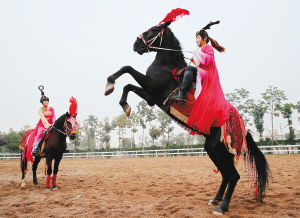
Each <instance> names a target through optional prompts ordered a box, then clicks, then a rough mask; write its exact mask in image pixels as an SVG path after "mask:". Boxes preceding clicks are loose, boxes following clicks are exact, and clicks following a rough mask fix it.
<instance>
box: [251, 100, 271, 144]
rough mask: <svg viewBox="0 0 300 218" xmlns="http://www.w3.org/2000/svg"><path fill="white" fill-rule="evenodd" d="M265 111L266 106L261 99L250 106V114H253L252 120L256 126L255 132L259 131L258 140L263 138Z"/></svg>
mask: <svg viewBox="0 0 300 218" xmlns="http://www.w3.org/2000/svg"><path fill="white" fill-rule="evenodd" d="M266 112H267V106H266V105H265V103H264V102H263V101H258V103H256V104H255V103H254V102H253V105H252V106H251V114H252V116H253V122H254V125H255V127H256V130H257V132H258V133H259V137H260V140H263V139H262V138H263V132H264V116H265V113H266Z"/></svg>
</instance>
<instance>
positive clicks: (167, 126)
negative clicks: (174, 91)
mask: <svg viewBox="0 0 300 218" xmlns="http://www.w3.org/2000/svg"><path fill="white" fill-rule="evenodd" d="M157 120H158V122H159V123H160V126H159V128H160V131H161V135H162V137H163V143H165V133H167V145H169V140H170V133H171V132H172V131H173V130H174V127H173V126H172V125H171V124H172V119H171V118H170V117H169V115H168V114H166V113H165V112H164V111H161V110H159V111H157Z"/></svg>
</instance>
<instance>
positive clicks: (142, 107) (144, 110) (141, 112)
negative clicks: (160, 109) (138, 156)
mask: <svg viewBox="0 0 300 218" xmlns="http://www.w3.org/2000/svg"><path fill="white" fill-rule="evenodd" d="M137 109H138V111H137V115H138V122H139V124H140V126H141V127H142V129H143V133H142V150H144V131H145V129H146V128H147V123H151V122H152V121H153V120H155V119H156V115H155V113H154V111H153V108H151V107H149V106H148V104H147V102H146V101H144V100H143V101H141V102H140V103H139V104H138V105H137Z"/></svg>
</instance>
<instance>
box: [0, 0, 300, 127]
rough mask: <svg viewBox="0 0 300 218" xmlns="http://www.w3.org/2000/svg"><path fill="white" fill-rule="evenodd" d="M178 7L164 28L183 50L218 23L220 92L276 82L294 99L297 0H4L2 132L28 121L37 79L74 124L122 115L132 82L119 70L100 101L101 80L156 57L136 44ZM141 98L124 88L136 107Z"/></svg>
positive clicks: (256, 93) (0, 6)
mask: <svg viewBox="0 0 300 218" xmlns="http://www.w3.org/2000/svg"><path fill="white" fill-rule="evenodd" d="M177 7H181V8H185V9H187V10H189V11H190V15H189V16H185V17H183V18H181V19H180V20H178V21H176V22H174V23H172V24H171V26H170V27H171V29H172V30H173V32H174V34H175V35H176V36H177V38H178V39H179V41H180V42H181V45H182V47H183V49H184V50H195V49H196V44H195V32H196V31H197V30H199V29H201V28H202V27H203V26H205V25H206V24H207V23H208V22H209V21H210V20H213V21H215V20H220V21H221V23H220V24H219V25H215V26H213V27H212V28H211V30H209V34H210V36H212V37H213V38H214V39H216V40H217V41H218V42H219V43H220V44H221V45H223V46H224V47H225V48H226V52H225V53H224V54H218V53H217V52H215V53H216V64H217V67H218V70H219V74H220V79H221V84H222V87H223V90H224V92H225V93H226V92H231V91H233V90H234V89H236V88H245V89H247V90H248V91H250V94H251V97H253V98H255V99H258V98H259V97H260V93H262V92H264V91H265V90H266V88H267V87H268V85H273V86H277V87H278V88H279V89H281V90H284V91H286V95H287V97H288V99H289V101H290V102H294V103H295V102H297V101H299V100H300V98H299V88H298V87H299V82H300V79H299V78H300V70H299V69H300V67H299V57H300V42H299V39H300V34H299V33H300V30H299V27H300V15H299V9H300V1H298V0H286V1H283V0H279V1H276V0H268V1H258V0H257V1H255V0H249V1H246V0H245V1H228V0H226V1H212V0H210V1H188V0H184V1H183V0H181V1H180V0H164V1H156V0H153V1H150V2H149V1H147V2H146V1H141V0H131V1H122V0H118V1H114V0H110V1H102V0H97V1H96V0H94V1H92V0H88V1H86V0H85V1H83V0H68V1H64V0H59V1H55V0H51V1H42V0H35V1H34V0H26V1H24V0H20V1H15V0H6V1H5V0H1V1H0V31H1V34H0V75H1V77H0V81H1V85H0V100H1V113H0V131H8V129H9V128H14V129H20V128H22V127H23V126H24V125H26V124H29V125H31V126H32V127H34V126H35V124H36V123H37V121H38V119H39V117H38V114H37V110H38V108H39V107H40V103H39V99H40V92H39V91H38V89H37V87H38V85H40V84H43V85H44V86H45V93H46V95H47V96H48V97H49V98H50V104H51V106H53V107H54V108H55V110H56V114H57V116H60V115H61V114H62V113H65V112H66V111H67V110H68V106H69V103H68V100H69V98H70V97H71V96H72V95H73V96H74V97H76V98H77V99H78V106H79V108H78V118H79V119H80V120H84V119H86V118H87V117H88V115H90V114H93V115H95V116H97V117H99V118H100V119H101V118H104V117H105V116H108V117H113V116H116V115H119V114H120V113H121V112H122V109H121V107H120V106H119V104H118V102H119V99H120V97H121V93H122V90H123V89H122V88H123V86H124V85H126V84H128V83H132V84H136V83H135V82H134V80H133V79H132V78H131V77H130V76H128V75H124V76H123V77H121V78H119V80H117V83H116V89H115V92H114V93H113V94H111V95H110V96H108V97H105V96H104V87H105V84H106V78H107V76H109V75H110V74H112V73H114V72H115V71H117V70H118V69H119V68H120V67H122V66H124V65H131V66H133V67H134V68H135V69H137V70H138V71H140V72H145V70H146V69H147V67H148V66H149V64H150V63H151V61H152V60H153V58H154V55H155V54H154V53H152V54H144V55H142V56H140V55H138V54H137V53H134V52H133V49H132V48H133V43H134V41H135V39H136V37H137V36H138V35H139V34H140V33H142V32H144V31H145V30H147V29H148V28H150V27H151V26H154V25H156V24H158V23H159V22H160V21H161V20H162V19H163V18H164V17H165V15H166V14H167V13H168V12H169V11H170V10H171V9H174V8H177ZM139 101H141V99H140V98H139V97H137V96H136V95H135V94H133V93H130V94H129V98H128V102H129V104H130V105H131V106H132V108H133V110H135V105H136V104H137V103H138V102H139ZM294 117H296V114H295V115H294ZM278 122H279V121H278ZM267 125H269V124H267ZM276 125H279V123H277V124H276ZM295 127H296V128H297V129H299V122H295Z"/></svg>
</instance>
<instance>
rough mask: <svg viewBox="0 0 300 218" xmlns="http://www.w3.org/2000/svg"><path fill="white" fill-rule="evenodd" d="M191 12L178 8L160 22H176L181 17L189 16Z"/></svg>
mask: <svg viewBox="0 0 300 218" xmlns="http://www.w3.org/2000/svg"><path fill="white" fill-rule="evenodd" d="M189 14H190V12H189V11H188V10H185V9H181V8H176V9H173V10H172V11H171V12H170V13H168V14H167V16H166V17H165V18H164V19H163V20H162V21H160V23H166V22H168V21H170V20H172V22H173V21H175V20H177V19H179V18H180V17H182V16H184V15H189Z"/></svg>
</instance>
